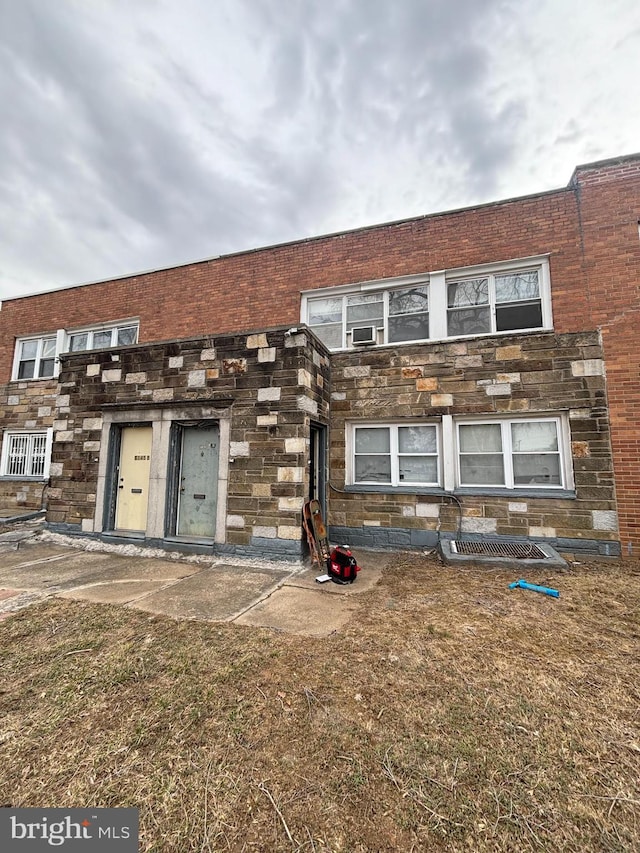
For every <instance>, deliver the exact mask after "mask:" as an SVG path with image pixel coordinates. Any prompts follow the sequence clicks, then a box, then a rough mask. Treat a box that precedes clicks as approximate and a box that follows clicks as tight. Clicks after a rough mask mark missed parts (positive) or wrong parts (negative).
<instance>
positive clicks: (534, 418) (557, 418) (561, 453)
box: [453, 413, 574, 496]
mask: <svg viewBox="0 0 640 853" xmlns="http://www.w3.org/2000/svg"><path fill="white" fill-rule="evenodd" d="M453 423H454V427H455V429H454V436H453V438H454V448H453V449H454V461H455V484H456V487H459V488H465V489H466V488H473V489H476V488H477V489H508V490H509V491H513V492H518V491H523V490H528V489H531V488H532V487H533V488H535V489H540V490H541V491H545V492H549V495H550V496H551V495H553V493H554V492H557V491H566V490H568V489H572V488H573V485H574V484H573V471H572V465H571V441H570V438H569V428H568V422H567V419H566V416H565V415H546V414H544V413H540V414H539V415H530V416H529V417H509V416H505V415H501V416H495V415H493V416H487V415H477V416H473V417H461V418H455V417H454V418H453ZM514 423H555V424H556V435H557V438H558V451H557V454H556V453H555V452H554V453H551V452H550V455H553V456H555V455H557V456H558V458H559V463H560V479H561V482H560V483H559V484H558V485H555V484H549V485H545V484H544V483H534V484H516V483H514V474H513V448H512V443H511V431H510V426H511V424H514ZM472 424H475V425H478V424H491V425H495V424H499V425H500V432H501V442H502V450H501V454H502V460H503V465H504V469H503V470H504V480H505V482H504V483H463V482H462V477H461V475H460V451H459V448H460V427H461V426H466V425H472Z"/></svg>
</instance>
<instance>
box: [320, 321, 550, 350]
mask: <svg viewBox="0 0 640 853" xmlns="http://www.w3.org/2000/svg"><path fill="white" fill-rule="evenodd" d="M308 328H309V329H310V331H312V332H313V331H314V329H313V326H308ZM553 332H554V329H553V327H549V328H546V327H545V328H542V327H540V328H536V329H508V330H507V331H504V332H482V333H481V334H476V335H456V336H455V337H454V336H452V337H445V338H420V339H417V340H415V341H396V342H395V343H384V344H360V345H358V346H350V347H336V348H335V349H334V348H332V347H327V349H328V350H329V352H330V353H332V354H334V353H335V354H336V355H337V354H342V353H351V352H362V351H365V352H366V351H367V350H380V349H385V348H386V349H389V348H391V347H405V346H406V347H410V346H425V345H426V344H455V343H458V342H459V341H473V340H479V339H486V338H506V337H510V336H511V337H514V336H517V337H520V336H521V335H527V336H528V335H550V334H553ZM314 334H315V332H314ZM325 346H327V345H326V344H325Z"/></svg>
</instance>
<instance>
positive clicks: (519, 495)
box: [328, 332, 620, 554]
mask: <svg viewBox="0 0 640 853" xmlns="http://www.w3.org/2000/svg"><path fill="white" fill-rule="evenodd" d="M331 399H332V402H331V411H332V418H331V440H330V461H331V486H332V487H333V488H331V489H330V513H329V518H328V521H329V525H330V533H331V535H332V536H333V538H335V539H336V540H340V541H342V540H344V541H346V542H351V543H352V544H354V545H355V544H361V545H366V544H369V545H372V546H382V547H425V546H432V545H434V544H436V543H437V540H438V535H443V536H448V537H449V538H451V537H452V536H454V535H457V533H458V532H461V533H463V534H465V535H466V536H471V537H474V536H476V537H493V536H498V537H509V538H513V537H516V538H527V539H539V540H545V541H548V542H550V544H556V545H557V546H558V547H560V548H562V549H564V550H573V551H590V552H596V553H603V554H617V553H619V550H620V547H619V536H618V526H617V513H616V503H615V492H614V479H613V465H612V457H611V446H610V437H609V420H608V414H607V401H606V388H605V375H604V361H603V358H602V348H601V343H600V338H599V335H598V333H597V332H585V333H580V334H552V333H543V334H527V335H520V336H516V335H514V336H509V337H494V338H483V339H475V340H468V341H458V342H451V343H434V344H431V345H429V344H426V345H423V344H420V345H415V346H402V347H385V348H377V349H375V350H362V349H361V350H359V351H357V352H350V353H339V354H334V355H333V356H332V394H331ZM537 413H540V414H546V415H561V414H564V415H565V416H566V417H567V418H568V423H569V429H570V440H571V456H572V459H571V464H572V467H573V476H574V481H575V490H574V491H572V492H570V493H567V492H563V493H562V495H559V494H556V495H555V496H554V495H553V493H551V492H549V491H547V492H546V493H541V492H540V490H538V492H536V491H535V489H526V488H525V489H515V490H509V491H508V490H506V489H481V488H480V487H478V488H476V489H468V488H467V489H455V490H454V492H453V494H448V493H445V492H444V490H443V489H416V488H414V489H412V488H411V486H405V485H403V486H402V487H399V488H396V489H394V488H391V487H385V486H374V487H368V486H349V485H348V484H347V485H345V473H346V472H345V466H346V452H347V450H346V426H347V425H348V424H353V423H356V424H357V423H358V422H368V423H369V422H381V423H383V422H387V421H390V422H393V421H398V420H404V419H414V420H417V419H436V420H438V419H441V418H442V416H444V415H452V416H453V417H454V418H455V417H456V416H467V415H482V414H487V415H496V416H499V415H504V416H505V417H506V416H520V415H522V416H525V415H527V414H531V415H534V414H537ZM409 422H410V420H409ZM338 490H339V491H338ZM483 492H484V493H483Z"/></svg>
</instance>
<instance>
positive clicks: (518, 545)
mask: <svg viewBox="0 0 640 853" xmlns="http://www.w3.org/2000/svg"><path fill="white" fill-rule="evenodd" d="M451 550H452V551H453V553H454V554H464V555H466V556H482V557H513V558H514V559H516V560H548V559H549V557H548V556H547V554H545V553H544V551H541V550H540V548H538V546H537V545H534V544H533V543H532V542H462V541H459V540H454V541H453V542H452V543H451Z"/></svg>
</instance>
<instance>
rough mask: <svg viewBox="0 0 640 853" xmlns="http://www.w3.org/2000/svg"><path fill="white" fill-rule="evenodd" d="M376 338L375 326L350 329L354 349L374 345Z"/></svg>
mask: <svg viewBox="0 0 640 853" xmlns="http://www.w3.org/2000/svg"><path fill="white" fill-rule="evenodd" d="M377 337H378V336H377V329H376V327H375V326H356V327H355V328H353V329H351V343H352V344H353V346H354V347H361V346H366V345H367V344H375V343H376V339H377Z"/></svg>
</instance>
